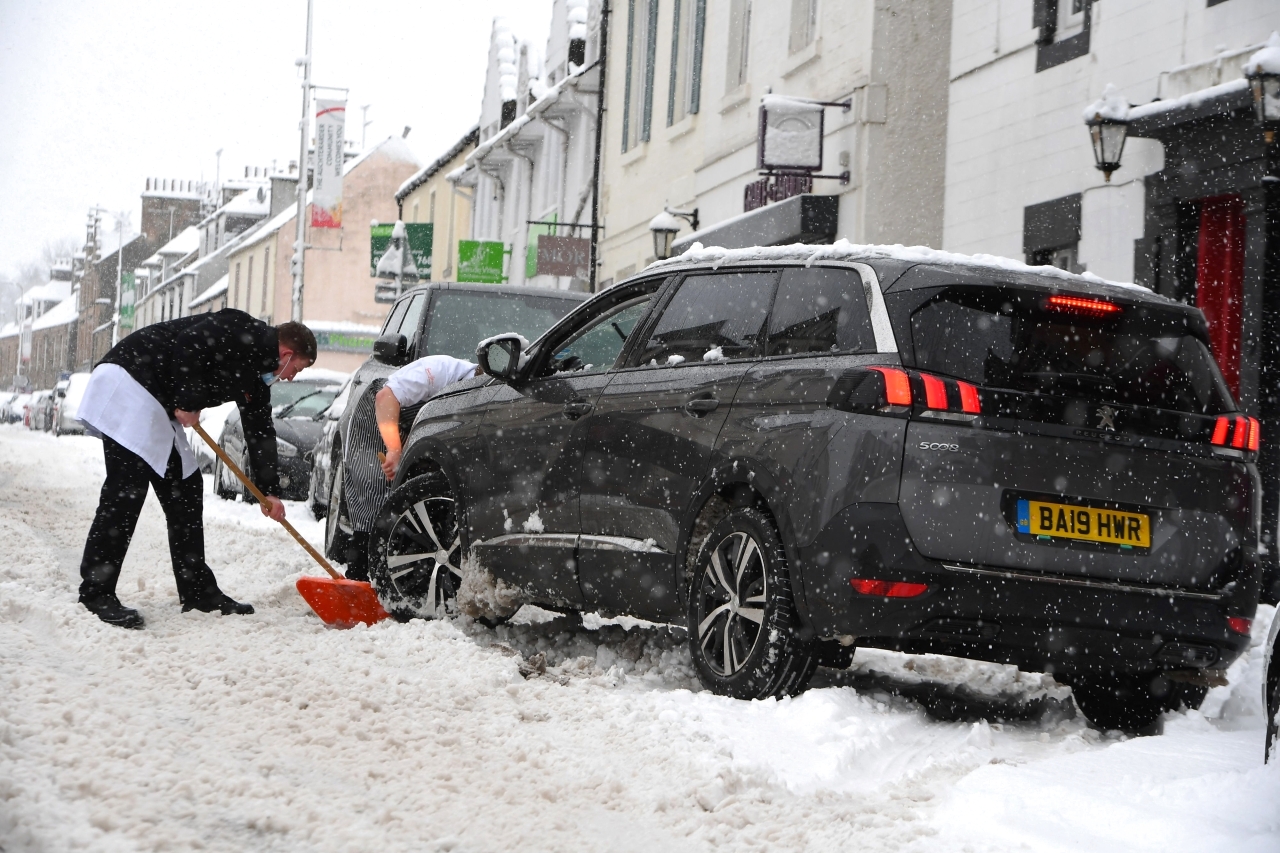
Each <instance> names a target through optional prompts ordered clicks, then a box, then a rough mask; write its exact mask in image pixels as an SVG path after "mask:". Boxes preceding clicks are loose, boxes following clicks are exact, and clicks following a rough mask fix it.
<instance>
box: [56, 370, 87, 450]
mask: <svg viewBox="0 0 1280 853" xmlns="http://www.w3.org/2000/svg"><path fill="white" fill-rule="evenodd" d="M87 387H89V374H88V373H73V374H71V376H70V378H69V379H68V380H67V388H66V391H65V392H64V393H63V395H62V397H60V398H59V399H57V400H56V401H55V402H54V404H53V434H54V435H64V434H70V433H83V432H84V424H82V423H80V421H78V420H76V410H77V409H78V408H79V407H80V401H81V400H83V399H84V390H85V388H87Z"/></svg>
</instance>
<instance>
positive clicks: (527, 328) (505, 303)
mask: <svg viewBox="0 0 1280 853" xmlns="http://www.w3.org/2000/svg"><path fill="white" fill-rule="evenodd" d="M579 304H580V303H579V302H578V301H577V300H570V299H560V298H556V297H554V296H532V295H530V296H525V295H523V294H520V295H513V294H507V293H475V292H465V291H452V292H451V291H442V292H440V293H438V294H436V298H435V301H434V302H433V303H432V305H431V317H430V319H429V320H428V321H427V323H428V325H427V350H426V351H427V354H429V355H451V356H453V357H455V358H465V359H467V360H468V361H474V360H475V357H476V345H477V344H478V343H480V342H481V341H482V340H484V339H485V338H491V337H493V336H494V335H500V334H502V333H503V332H518V333H519V334H521V335H524V336H525V337H526V338H528V339H529V340H531V341H532V340H534V339H535V338H537V337H538V336H539V335H541V334H542V333H543V332H545V331H546V330H547V329H549V328H551V327H552V326H553V325H554V324H555V323H556V321H557V320H559V319H560V318H561V317H563V316H564V315H566V314H568V313H569V312H570V311H572V310H573V309H574V308H575V307H576V306H577V305H579Z"/></svg>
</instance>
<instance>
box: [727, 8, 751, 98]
mask: <svg viewBox="0 0 1280 853" xmlns="http://www.w3.org/2000/svg"><path fill="white" fill-rule="evenodd" d="M750 44H751V0H730V2H729V50H728V51H727V55H728V57H729V61H728V65H727V66H726V73H725V84H724V90H725V93H726V94H727V93H729V92H732V91H733V90H735V89H737V88H739V87H740V86H744V85H746V82H747V64H748V62H749V61H750V58H751V57H750V50H749V49H748V48H749V46H750Z"/></svg>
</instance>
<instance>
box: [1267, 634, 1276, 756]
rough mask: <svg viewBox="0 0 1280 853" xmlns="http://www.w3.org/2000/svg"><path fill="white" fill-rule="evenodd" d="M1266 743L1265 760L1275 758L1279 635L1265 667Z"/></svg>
mask: <svg viewBox="0 0 1280 853" xmlns="http://www.w3.org/2000/svg"><path fill="white" fill-rule="evenodd" d="M1264 678H1266V682H1265V684H1266V687H1267V689H1266V697H1267V710H1266V714H1267V741H1266V760H1267V761H1270V760H1271V759H1273V758H1275V757H1276V754H1277V749H1280V634H1277V635H1276V642H1275V645H1274V646H1273V647H1272V649H1271V663H1270V664H1269V665H1268V666H1267V672H1266V674H1265V675H1264Z"/></svg>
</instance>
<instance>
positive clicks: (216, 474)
mask: <svg viewBox="0 0 1280 853" xmlns="http://www.w3.org/2000/svg"><path fill="white" fill-rule="evenodd" d="M229 476H231V472H230V471H228V470H227V466H226V465H223V464H222V460H221V459H218V460H216V461H215V462H214V463H213V493H214V494H215V495H217V496H218V497H220V498H222V499H223V500H224V501H233V500H235V499H236V493H235V491H234V490H232V489H229V488H227V485H226V483H227V477H229Z"/></svg>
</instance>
